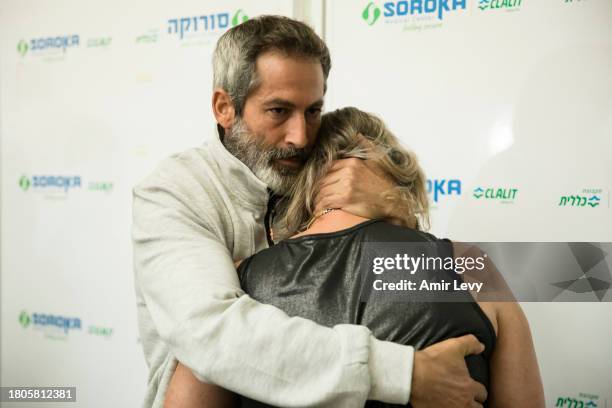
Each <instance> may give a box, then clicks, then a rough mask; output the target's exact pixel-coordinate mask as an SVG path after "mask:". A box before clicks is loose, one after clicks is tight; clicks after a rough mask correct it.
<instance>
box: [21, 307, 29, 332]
mask: <svg viewBox="0 0 612 408" xmlns="http://www.w3.org/2000/svg"><path fill="white" fill-rule="evenodd" d="M19 323H20V324H21V325H22V326H23V328H24V329H25V328H26V327H28V326H29V325H30V323H32V319H30V315H29V314H28V312H26V311H25V310H24V311H23V312H21V314H20V315H19Z"/></svg>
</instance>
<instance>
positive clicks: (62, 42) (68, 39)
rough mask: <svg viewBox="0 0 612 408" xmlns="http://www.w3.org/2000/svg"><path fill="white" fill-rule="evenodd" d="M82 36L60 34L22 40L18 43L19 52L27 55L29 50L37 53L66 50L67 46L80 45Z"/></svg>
mask: <svg viewBox="0 0 612 408" xmlns="http://www.w3.org/2000/svg"><path fill="white" fill-rule="evenodd" d="M79 45H80V38H79V35H78V34H71V35H58V36H56V37H41V38H34V39H31V40H30V41H25V40H21V41H19V43H17V52H19V54H21V56H22V57H23V56H25V54H26V53H27V52H28V51H31V52H32V53H37V52H41V51H61V52H66V49H67V48H72V47H78V46H79Z"/></svg>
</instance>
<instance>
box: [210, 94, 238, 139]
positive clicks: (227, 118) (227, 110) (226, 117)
mask: <svg viewBox="0 0 612 408" xmlns="http://www.w3.org/2000/svg"><path fill="white" fill-rule="evenodd" d="M212 108H213V113H214V115H215V119H217V123H218V124H219V125H221V127H222V128H223V129H225V130H226V131H227V130H228V129H230V128H231V127H232V124H233V123H234V117H235V115H236V111H235V109H234V105H233V104H232V98H230V96H229V94H228V93H227V91H225V90H224V89H221V88H216V89H215V90H214V91H213V96H212Z"/></svg>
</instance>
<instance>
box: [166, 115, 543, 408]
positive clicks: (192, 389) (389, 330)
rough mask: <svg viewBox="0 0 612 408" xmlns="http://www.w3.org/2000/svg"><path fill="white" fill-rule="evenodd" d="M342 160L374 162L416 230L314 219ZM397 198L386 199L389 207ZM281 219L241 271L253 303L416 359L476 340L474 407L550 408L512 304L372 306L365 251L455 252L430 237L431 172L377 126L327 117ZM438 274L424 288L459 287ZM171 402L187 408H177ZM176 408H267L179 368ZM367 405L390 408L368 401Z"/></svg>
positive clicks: (327, 211) (172, 393)
mask: <svg viewBox="0 0 612 408" xmlns="http://www.w3.org/2000/svg"><path fill="white" fill-rule="evenodd" d="M345 158H358V159H367V160H370V161H372V162H373V163H375V164H376V165H377V166H378V168H379V169H380V171H381V172H383V173H384V174H385V175H386V176H387V177H389V178H390V179H392V180H393V181H394V182H395V183H396V184H397V187H396V189H398V190H399V191H400V192H401V195H402V196H403V198H402V201H403V202H408V203H409V207H410V209H409V211H410V214H409V216H408V217H407V220H408V221H407V223H408V224H409V225H405V224H406V222H404V223H403V224H404V225H401V226H400V225H395V224H393V223H390V222H388V220H382V219H377V220H370V219H365V218H362V217H359V216H356V215H353V214H350V213H348V212H346V211H343V210H342V209H338V208H324V209H323V210H321V211H318V212H315V204H314V203H315V202H316V201H317V200H316V197H315V195H316V193H317V191H318V190H319V189H320V187H321V186H320V183H321V180H322V179H323V178H324V177H325V175H326V174H327V172H328V170H329V169H330V167H331V166H332V163H333V161H334V160H338V159H345ZM397 196H398V195H397V194H389V199H396V198H392V197H397ZM279 216H280V221H279V222H278V223H277V225H280V227H279V228H277V230H276V233H277V236H283V237H289V238H285V239H283V240H281V241H280V242H279V243H278V244H277V245H275V246H273V247H270V248H267V249H265V250H263V251H260V252H258V253H256V254H255V255H253V256H251V257H249V258H247V259H245V260H244V261H243V262H242V263H241V264H240V265H239V267H238V275H239V277H240V283H241V286H242V288H243V290H244V291H245V292H246V293H247V294H248V295H249V296H251V297H252V298H254V299H256V300H258V301H260V302H262V303H267V304H271V305H274V306H276V307H278V308H280V309H281V310H283V311H285V312H286V313H287V314H288V315H290V316H295V317H303V318H307V319H311V320H313V321H315V322H317V323H319V324H323V325H327V326H330V327H332V326H335V325H338V324H343V323H346V324H360V325H364V326H367V327H368V328H369V329H370V330H371V332H372V334H373V335H374V336H375V337H376V338H378V339H381V340H387V341H390V342H394V343H399V344H409V345H412V346H414V347H415V349H417V350H423V349H425V350H427V348H428V346H430V345H433V344H435V343H437V342H440V341H443V340H446V339H451V338H455V337H460V336H465V335H473V336H475V337H476V338H477V339H478V340H479V341H480V342H481V343H482V344H483V345H484V351H483V352H481V353H480V354H475V355H469V356H467V357H466V359H465V361H466V365H467V368H468V370H469V373H470V375H471V377H472V378H473V379H474V380H475V381H478V382H480V383H481V384H483V385H484V386H485V387H486V389H487V391H488V399H487V400H486V401H485V402H484V404H483V405H481V404H479V403H477V402H473V404H474V405H473V406H474V407H481V406H485V407H487V406H488V407H493V408H497V407H514V406H521V407H533V408H541V407H544V396H543V390H542V383H541V380H540V375H539V370H538V365H537V361H536V357H535V352H534V348H533V343H532V340H531V334H530V331H529V326H528V324H527V321H526V319H525V316H524V315H523V313H522V311H521V309H520V307H519V306H518V304H516V303H515V302H476V301H475V300H474V298H473V297H472V295H471V294H470V293H469V292H467V291H463V292H458V293H456V294H455V296H457V297H458V298H457V297H455V298H454V301H452V302H448V301H446V300H445V298H443V297H441V298H439V299H437V298H436V296H437V295H436V294H430V296H429V298H426V299H423V298H416V297H415V298H414V299H412V298H411V297H410V296H411V295H410V294H408V295H404V297H403V298H402V301H401V302H390V301H370V300H369V299H370V298H369V297H368V290H367V289H366V290H365V291H364V287H365V288H367V287H368V284H369V283H371V279H370V278H371V276H368V277H367V278H366V279H365V280H364V275H363V273H362V269H363V268H362V266H363V261H364V259H365V257H366V251H365V250H364V244H367V243H394V244H398V243H400V244H403V247H404V248H405V250H406V251H408V252H410V251H414V248H415V246H413V245H411V244H415V243H418V244H420V245H425V244H431V245H432V246H433V247H436V248H437V245H438V244H450V241H448V240H439V239H437V238H436V237H434V236H433V235H431V234H428V233H426V232H424V231H423V229H424V228H425V227H427V226H428V223H429V207H428V198H427V193H426V187H425V176H424V173H423V171H422V170H421V168H420V166H419V164H418V162H417V159H416V156H415V155H414V154H413V153H412V152H410V151H409V150H407V149H405V148H404V147H402V145H401V144H400V143H399V141H398V140H397V138H396V137H395V136H394V135H393V134H392V133H391V132H390V131H389V130H388V129H387V128H386V126H385V125H384V123H383V122H382V121H381V120H380V119H379V118H377V117H376V116H374V115H371V114H368V113H365V112H363V111H360V110H358V109H356V108H351V107H348V108H344V109H340V110H337V111H334V112H331V113H328V114H325V115H324V116H323V118H322V122H321V130H320V132H319V138H318V140H317V144H316V146H315V148H314V150H313V151H312V152H311V154H310V156H309V159H308V161H307V163H306V164H305V166H304V169H303V170H302V172H301V174H300V176H299V178H298V180H297V182H296V184H295V185H294V186H293V188H292V191H291V194H290V195H289V196H288V197H287V199H286V200H285V202H284V203H283V204H282V207H281V209H280V212H279ZM449 247H450V245H446V246H444V245H442V246H441V248H446V249H441V250H440V251H442V252H444V251H446V250H448V248H449ZM411 248H412V249H411ZM412 255H413V256H415V257H418V256H419V254H417V253H415V254H412ZM452 255H453V254H452V249H451V253H450V256H452ZM369 272H371V271H369ZM435 275H437V274H429V275H428V277H427V279H429V280H430V281H439V280H440V279H441V277H443V278H444V279H447V280H449V281H452V280H458V281H462V278H461V275H458V274H456V273H450V272H449V273H447V274H444V275H443V276H435ZM364 282H366V285H364ZM370 290H371V289H370ZM440 296H443V294H441V295H440ZM457 300H459V301H457ZM415 358H416V354H415ZM413 381H414V379H413ZM339 392H341V391H340V390H339ZM440 392H444V390H440ZM187 394H188V395H187ZM179 397H180V398H179ZM173 401H180V403H181V404H179V403H178V402H177V403H174V405H173ZM411 402H413V401H412V400H411ZM172 406H184V407H186V406H189V407H215V406H218V407H221V406H224V407H226V406H242V407H264V406H266V405H265V404H262V403H259V402H256V401H253V400H250V399H248V398H246V397H240V396H236V395H233V394H232V393H231V392H229V391H227V390H224V389H221V388H219V387H216V386H214V385H210V384H203V383H200V382H198V380H197V379H195V378H194V377H193V375H192V374H191V372H190V371H189V370H188V369H187V368H185V367H183V366H182V365H181V364H180V363H179V366H178V367H177V371H176V373H175V377H174V378H173V380H172V383H171V385H170V388H169V391H168V399H167V400H166V407H172ZM366 406H368V407H385V406H391V405H389V404H384V403H380V402H376V401H368V403H367V404H366ZM409 406H410V404H409ZM415 408H418V404H415Z"/></svg>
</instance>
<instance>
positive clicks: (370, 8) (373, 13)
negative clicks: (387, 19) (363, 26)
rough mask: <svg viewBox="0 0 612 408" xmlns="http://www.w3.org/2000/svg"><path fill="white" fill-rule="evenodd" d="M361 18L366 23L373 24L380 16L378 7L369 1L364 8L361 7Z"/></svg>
mask: <svg viewBox="0 0 612 408" xmlns="http://www.w3.org/2000/svg"><path fill="white" fill-rule="evenodd" d="M361 18H363V21H365V22H366V23H368V25H374V23H376V22H377V21H378V19H379V18H380V8H378V6H377V5H376V4H374V2H370V3H369V4H368V5H367V6H366V8H364V9H363V13H361Z"/></svg>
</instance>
